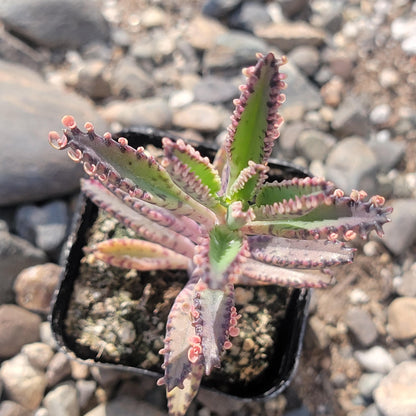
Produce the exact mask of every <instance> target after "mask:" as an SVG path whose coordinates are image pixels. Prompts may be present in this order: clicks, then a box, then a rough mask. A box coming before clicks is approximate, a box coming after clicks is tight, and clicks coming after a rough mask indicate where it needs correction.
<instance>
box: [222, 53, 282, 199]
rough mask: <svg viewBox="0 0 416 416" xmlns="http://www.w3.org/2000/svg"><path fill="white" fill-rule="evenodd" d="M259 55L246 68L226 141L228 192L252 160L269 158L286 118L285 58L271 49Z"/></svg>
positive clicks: (259, 160)
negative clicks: (281, 114)
mask: <svg viewBox="0 0 416 416" xmlns="http://www.w3.org/2000/svg"><path fill="white" fill-rule="evenodd" d="M258 58H259V59H258V61H257V64H256V66H253V67H249V68H246V69H245V70H244V71H243V73H244V74H245V75H246V76H247V82H246V85H244V86H242V87H241V91H242V92H241V96H240V98H239V99H238V100H235V102H234V103H235V106H236V108H235V111H234V113H233V116H232V118H231V126H230V128H229V130H228V136H227V139H226V142H225V148H226V151H227V154H228V164H229V178H228V181H227V182H228V188H227V189H228V191H227V194H228V193H229V190H230V189H231V187H232V185H233V183H234V181H235V180H236V179H237V177H238V176H239V174H240V172H241V171H242V170H243V169H245V168H246V167H247V166H248V162H249V161H253V162H254V163H263V164H264V163H266V162H267V160H268V158H269V156H270V153H271V150H272V148H273V143H274V140H275V139H276V138H277V137H278V130H277V128H278V126H279V124H281V121H282V120H281V118H280V117H279V116H278V114H277V109H278V107H279V105H280V103H281V102H283V101H284V96H283V95H282V94H281V93H280V92H281V89H283V88H285V83H284V82H283V81H282V79H283V76H281V75H280V74H279V66H280V65H282V64H283V63H284V62H285V60H284V59H282V60H277V59H276V58H275V56H274V55H273V54H271V53H269V54H268V55H266V56H264V57H263V56H262V55H258Z"/></svg>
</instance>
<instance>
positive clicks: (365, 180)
mask: <svg viewBox="0 0 416 416" xmlns="http://www.w3.org/2000/svg"><path fill="white" fill-rule="evenodd" d="M377 169H378V161H377V158H376V156H375V155H374V153H373V151H372V150H371V148H370V147H369V146H368V144H367V143H366V142H365V141H364V140H363V139H361V138H360V137H349V138H346V139H344V140H342V141H340V142H338V143H337V144H336V145H335V146H334V147H333V148H332V149H331V150H330V152H329V154H328V158H327V160H326V177H327V179H329V180H331V181H333V182H334V183H335V184H336V185H337V186H339V187H340V188H342V189H343V190H344V191H345V192H347V193H349V192H350V191H351V190H352V189H358V190H360V189H364V190H366V191H367V192H368V193H369V194H374V193H375V192H376V190H377V187H376V178H375V174H376V172H377Z"/></svg>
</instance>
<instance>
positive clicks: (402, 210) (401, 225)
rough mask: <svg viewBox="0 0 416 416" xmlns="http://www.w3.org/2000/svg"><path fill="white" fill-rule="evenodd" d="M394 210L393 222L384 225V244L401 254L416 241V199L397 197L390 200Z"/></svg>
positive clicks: (396, 253) (393, 251)
mask: <svg viewBox="0 0 416 416" xmlns="http://www.w3.org/2000/svg"><path fill="white" fill-rule="evenodd" d="M389 206H391V207H392V208H393V212H392V213H391V214H390V215H389V216H390V218H391V220H392V221H391V223H389V224H386V225H385V226H384V233H385V235H384V238H383V239H382V242H383V244H384V245H385V246H386V247H387V248H388V249H389V250H390V251H391V252H392V253H393V254H395V255H397V256H400V255H402V254H403V253H405V252H406V250H407V249H408V248H409V247H410V246H411V245H412V244H413V242H414V241H416V210H415V207H416V199H396V200H394V201H390V202H389Z"/></svg>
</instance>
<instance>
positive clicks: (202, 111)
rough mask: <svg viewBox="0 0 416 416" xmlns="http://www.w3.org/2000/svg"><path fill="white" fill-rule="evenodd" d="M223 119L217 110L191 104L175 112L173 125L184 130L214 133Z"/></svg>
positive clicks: (203, 104) (202, 104) (203, 105)
mask: <svg viewBox="0 0 416 416" xmlns="http://www.w3.org/2000/svg"><path fill="white" fill-rule="evenodd" d="M222 121H223V118H222V116H221V114H220V112H219V110H218V109H217V108H216V107H214V106H212V105H210V104H205V103H192V104H190V105H188V106H187V107H184V108H182V109H180V110H178V111H176V112H175V113H174V115H173V124H174V125H175V126H176V127H180V128H184V129H195V130H199V131H205V132H215V131H218V130H219V128H220V127H221V124H222Z"/></svg>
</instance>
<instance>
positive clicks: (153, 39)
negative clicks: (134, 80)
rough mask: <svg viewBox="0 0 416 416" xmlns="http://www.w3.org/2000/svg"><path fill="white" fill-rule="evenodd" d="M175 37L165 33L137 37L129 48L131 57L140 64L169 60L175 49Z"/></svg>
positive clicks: (158, 32)
mask: <svg viewBox="0 0 416 416" xmlns="http://www.w3.org/2000/svg"><path fill="white" fill-rule="evenodd" d="M175 40H176V36H174V35H172V36H169V33H166V32H165V31H157V32H153V33H152V34H149V35H145V36H141V37H139V38H138V39H137V40H136V41H135V42H134V43H133V44H132V45H131V48H130V52H131V55H132V56H133V57H134V58H135V59H136V60H137V61H139V62H141V63H148V64H149V63H150V64H151V63H158V64H160V63H161V62H164V61H167V60H168V59H170V58H171V56H172V53H173V51H174V50H175V48H176V43H175Z"/></svg>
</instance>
